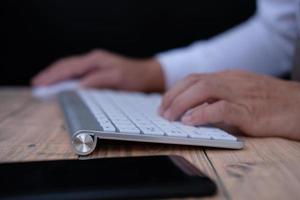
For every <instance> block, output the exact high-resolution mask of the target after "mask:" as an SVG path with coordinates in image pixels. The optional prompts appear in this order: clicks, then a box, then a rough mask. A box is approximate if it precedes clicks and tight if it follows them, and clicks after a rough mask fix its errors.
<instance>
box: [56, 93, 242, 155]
mask: <svg viewBox="0 0 300 200" xmlns="http://www.w3.org/2000/svg"><path fill="white" fill-rule="evenodd" d="M160 101H161V96H160V95H159V94H150V95H148V94H143V93H137V92H119V91H112V90H77V91H73V92H65V93H62V94H61V95H60V102H61V106H62V109H63V112H64V115H65V118H66V122H67V125H68V128H69V132H70V134H71V138H72V144H73V147H74V149H75V152H76V153H78V154H80V155H86V154H89V153H91V152H92V151H93V150H94V148H95V146H96V141H97V140H96V139H95V138H100V139H112V140H129V141H139V142H154V143H168V144H183V145H196V146H210V147H222V148H231V149H241V148H243V142H242V141H241V140H240V139H239V138H237V137H235V136H233V135H231V134H229V133H227V132H225V131H223V130H221V129H218V128H213V127H208V126H201V127H193V126H187V125H184V124H182V123H180V122H170V121H167V120H166V119H164V118H162V117H160V116H159V115H158V107H159V105H160Z"/></svg>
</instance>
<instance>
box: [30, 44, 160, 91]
mask: <svg viewBox="0 0 300 200" xmlns="http://www.w3.org/2000/svg"><path fill="white" fill-rule="evenodd" d="M69 79H79V80H80V86H83V87H97V88H111V89H124V90H136V91H162V90H163V89H164V80H163V73H162V70H161V67H160V64H159V63H158V62H157V61H156V60H154V59H147V60H142V59H141V60H138V59H130V58H125V57H122V56H120V55H116V54H113V53H110V52H107V51H104V50H95V51H92V52H90V53H87V54H84V55H79V56H72V57H68V58H64V59H61V60H58V61H57V62H55V63H53V64H52V65H50V66H49V67H48V68H47V69H46V70H44V71H42V72H41V73H39V74H38V75H37V76H36V77H34V78H33V80H32V85H33V86H46V85H51V84H54V83H57V82H61V81H64V80H69ZM153 80H155V81H153Z"/></svg>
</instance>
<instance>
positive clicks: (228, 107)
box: [181, 100, 246, 127]
mask: <svg viewBox="0 0 300 200" xmlns="http://www.w3.org/2000/svg"><path fill="white" fill-rule="evenodd" d="M243 116H244V115H243V109H242V108H241V107H240V106H238V105H235V104H233V103H230V102H228V101H225V100H221V101H217V102H215V103H212V104H210V105H208V106H204V107H203V106H202V107H201V106H198V107H196V108H195V109H194V111H193V112H192V113H191V114H190V115H188V116H184V117H182V119H181V121H182V122H183V123H184V124H187V125H193V126H196V125H205V124H226V125H230V126H235V127H239V126H240V122H241V121H243ZM245 123H246V121H245Z"/></svg>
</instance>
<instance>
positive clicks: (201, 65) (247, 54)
mask: <svg viewBox="0 0 300 200" xmlns="http://www.w3.org/2000/svg"><path fill="white" fill-rule="evenodd" d="M261 2H263V3H260V4H259V10H258V12H257V14H256V15H255V16H254V17H253V18H252V19H250V20H249V21H247V22H245V23H243V24H242V25H240V26H238V27H235V28H233V29H232V30H229V31H227V32H225V33H223V34H221V35H219V36H217V37H214V38H212V39H210V40H208V41H200V42H196V43H194V44H192V45H191V46H189V47H187V48H181V49H176V50H173V51H169V52H165V53H161V54H158V55H157V56H156V58H157V60H158V61H159V62H160V63H161V65H162V67H163V70H164V73H165V74H166V77H165V79H166V84H167V87H171V86H173V85H174V84H175V82H177V81H178V80H181V79H183V78H184V77H186V76H187V75H188V74H191V73H210V72H217V71H222V70H227V69H242V70H246V71H252V72H256V73H261V74H269V75H275V76H278V75H282V74H285V73H287V72H289V71H290V66H291V60H292V56H293V50H294V42H295V39H296V34H297V33H296V31H295V27H296V25H295V23H296V20H295V19H294V18H293V17H294V15H295V13H294V9H293V6H294V0H286V2H285V1H283V0H281V1H278V2H277V3H274V5H270V3H272V2H269V1H266V0H263V1H261ZM264 2H267V3H264ZM264 4H268V5H267V6H269V7H270V8H271V11H273V10H272V9H273V7H275V8H276V9H278V10H279V11H278V12H277V11H276V12H271V14H270V9H269V10H268V9H265V8H269V7H267V6H265V5H264ZM281 4H283V5H281ZM281 6H286V7H287V8H288V9H281ZM279 8H280V9H279ZM274 26H277V27H274Z"/></svg>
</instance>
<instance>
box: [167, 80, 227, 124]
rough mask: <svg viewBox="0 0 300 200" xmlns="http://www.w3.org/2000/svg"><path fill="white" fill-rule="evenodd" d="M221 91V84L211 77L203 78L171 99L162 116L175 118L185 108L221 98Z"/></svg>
mask: <svg viewBox="0 0 300 200" xmlns="http://www.w3.org/2000/svg"><path fill="white" fill-rule="evenodd" d="M223 93H224V91H223V90H222V86H220V85H219V84H218V82H217V81H215V80H214V79H213V77H206V78H203V79H201V80H198V81H197V82H196V83H195V84H193V85H192V86H190V87H189V88H188V89H187V90H185V91H184V92H182V93H181V94H179V95H178V96H177V97H176V98H175V99H174V100H173V101H172V103H171V105H170V106H169V108H168V109H167V111H166V112H165V113H164V114H163V117H165V118H167V119H168V120H176V119H178V117H180V116H181V115H182V114H183V113H185V112H186V111H187V110H189V109H191V108H194V107H195V106H197V105H199V104H202V103H205V102H211V101H212V100H214V99H222V97H223Z"/></svg>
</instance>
